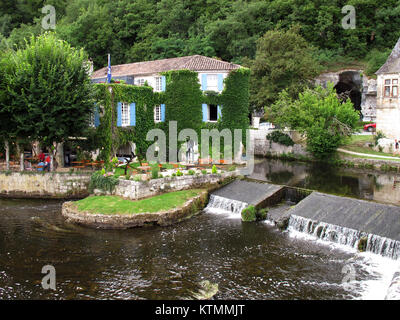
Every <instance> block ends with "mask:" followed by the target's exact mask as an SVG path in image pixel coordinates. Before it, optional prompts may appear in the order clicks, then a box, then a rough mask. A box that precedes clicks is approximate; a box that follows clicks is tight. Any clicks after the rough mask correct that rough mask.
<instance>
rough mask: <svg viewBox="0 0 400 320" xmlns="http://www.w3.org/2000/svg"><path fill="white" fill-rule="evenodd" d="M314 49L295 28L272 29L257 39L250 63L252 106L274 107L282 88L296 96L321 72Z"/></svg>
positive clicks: (257, 107)
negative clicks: (253, 56)
mask: <svg viewBox="0 0 400 320" xmlns="http://www.w3.org/2000/svg"><path fill="white" fill-rule="evenodd" d="M313 53H314V50H313V48H312V47H310V45H309V44H308V43H307V41H305V40H304V38H303V37H302V36H301V35H299V34H298V32H297V31H296V30H294V29H291V30H288V31H284V30H273V31H268V32H267V33H266V34H265V35H264V36H263V37H262V38H261V39H259V40H258V41H257V52H256V58H255V60H253V61H251V62H250V65H251V70H252V75H251V93H252V95H251V107H254V108H256V109H261V108H264V107H269V106H271V105H272V104H273V103H274V102H275V101H276V99H277V98H278V95H279V93H280V92H281V91H282V90H284V89H285V90H286V91H287V93H288V94H289V95H290V96H292V97H296V96H297V95H298V93H299V92H301V91H302V90H303V89H304V88H305V87H306V86H308V85H309V84H310V83H311V80H312V79H313V78H314V77H315V76H316V75H317V74H318V72H319V70H320V69H319V66H318V63H317V62H316V61H315V59H314V57H313Z"/></svg>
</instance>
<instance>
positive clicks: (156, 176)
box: [151, 166, 160, 179]
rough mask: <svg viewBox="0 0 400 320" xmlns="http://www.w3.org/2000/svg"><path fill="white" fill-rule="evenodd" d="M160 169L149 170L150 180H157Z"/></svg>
mask: <svg viewBox="0 0 400 320" xmlns="http://www.w3.org/2000/svg"><path fill="white" fill-rule="evenodd" d="M159 172H160V168H159V167H158V166H154V167H152V168H151V178H152V179H158V178H159Z"/></svg>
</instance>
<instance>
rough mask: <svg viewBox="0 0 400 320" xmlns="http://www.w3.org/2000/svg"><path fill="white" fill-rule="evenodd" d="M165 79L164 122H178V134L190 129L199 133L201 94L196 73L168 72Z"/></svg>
mask: <svg viewBox="0 0 400 320" xmlns="http://www.w3.org/2000/svg"><path fill="white" fill-rule="evenodd" d="M164 75H165V77H166V82H167V83H166V91H165V93H164V101H165V104H166V111H165V120H166V123H168V122H169V121H177V122H178V132H180V131H181V130H182V129H186V128H191V129H194V130H195V131H196V132H200V128H201V126H202V117H203V116H202V109H201V105H202V103H203V100H204V98H203V93H202V91H201V89H200V84H199V79H198V75H197V72H194V71H190V70H179V71H168V72H165V73H164Z"/></svg>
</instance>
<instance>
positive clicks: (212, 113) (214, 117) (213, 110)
mask: <svg viewBox="0 0 400 320" xmlns="http://www.w3.org/2000/svg"><path fill="white" fill-rule="evenodd" d="M208 121H218V107H217V106H216V105H214V104H210V105H208Z"/></svg>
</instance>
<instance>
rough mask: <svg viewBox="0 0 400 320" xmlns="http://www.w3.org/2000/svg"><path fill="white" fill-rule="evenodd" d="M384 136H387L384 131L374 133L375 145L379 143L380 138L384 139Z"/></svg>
mask: <svg viewBox="0 0 400 320" xmlns="http://www.w3.org/2000/svg"><path fill="white" fill-rule="evenodd" d="M383 138H386V136H385V134H384V133H383V132H382V131H378V132H377V133H376V135H374V142H375V146H377V145H378V141H379V139H383Z"/></svg>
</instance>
